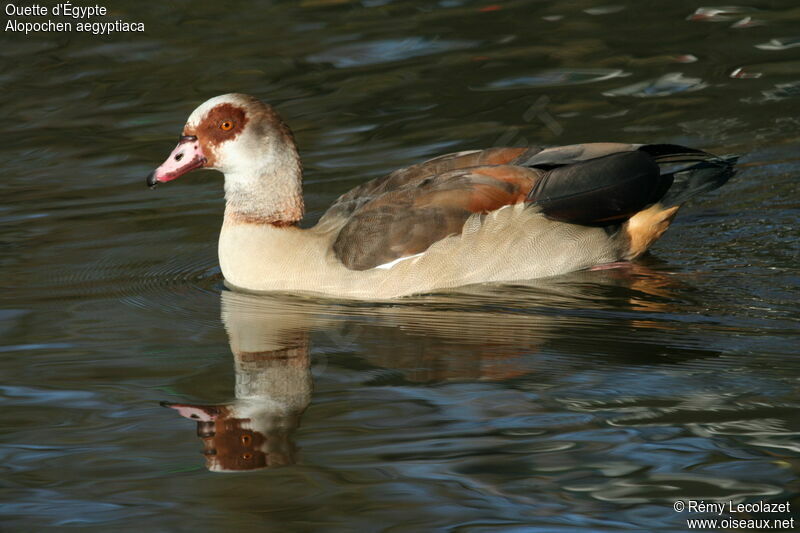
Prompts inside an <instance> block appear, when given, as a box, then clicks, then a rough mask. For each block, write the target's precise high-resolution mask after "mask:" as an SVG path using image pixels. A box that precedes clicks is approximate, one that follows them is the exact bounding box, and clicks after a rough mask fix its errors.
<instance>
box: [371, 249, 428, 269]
mask: <svg viewBox="0 0 800 533" xmlns="http://www.w3.org/2000/svg"><path fill="white" fill-rule="evenodd" d="M424 253H425V252H420V253H418V254H414V255H407V256H405V257H398V258H397V259H395V260H394V261H389V262H388V263H384V264H382V265H378V266H376V267H375V268H380V269H381V270H389V269H390V268H392V267H393V266H395V265H396V264H397V263H399V262H400V261H405V260H406V259H414V258H415V257H419V256H421V255H423V254H424Z"/></svg>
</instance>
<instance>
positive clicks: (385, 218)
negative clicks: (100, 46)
mask: <svg viewBox="0 0 800 533" xmlns="http://www.w3.org/2000/svg"><path fill="white" fill-rule="evenodd" d="M685 162H694V163H697V164H696V165H695V166H693V167H689V169H684V170H682V171H674V172H662V169H661V167H660V165H666V164H676V163H685ZM698 162H699V163H698ZM709 165H710V168H709ZM728 166H729V164H728V163H726V162H721V160H720V159H719V158H716V157H715V156H713V155H711V154H708V153H706V152H702V151H700V150H694V149H691V148H685V147H682V146H677V145H637V144H621V143H592V144H580V145H571V146H561V147H555V148H547V149H542V148H539V147H533V148H492V149H489V150H483V151H476V152H460V153H456V154H448V155H446V156H442V157H438V158H435V159H431V160H430V161H426V162H424V163H420V164H419V165H414V166H412V167H408V168H405V169H400V170H397V171H395V172H393V173H391V174H389V175H388V176H385V177H383V178H379V179H376V180H373V181H370V182H368V183H365V184H364V185H361V186H359V187H357V188H355V189H353V190H352V191H350V192H349V193H347V194H345V195H343V196H341V197H340V198H339V199H338V200H337V201H336V203H335V204H334V205H333V206H332V207H331V209H329V210H328V212H327V213H326V214H325V216H324V217H323V218H322V219H321V220H320V223H322V222H323V221H324V220H325V219H326V218H336V217H342V218H344V219H347V221H346V222H345V223H344V224H343V225H342V227H341V230H340V231H339V234H338V235H337V237H336V240H335V242H334V245H333V249H334V252H335V254H336V256H337V258H338V259H339V260H340V261H342V263H343V264H344V265H345V266H347V267H348V268H350V269H354V270H366V269H369V268H374V267H376V266H379V265H382V264H386V263H389V262H391V261H394V260H396V259H399V258H402V257H407V256H411V255H414V254H418V253H420V252H424V251H425V250H426V249H427V248H428V247H429V246H430V245H431V244H433V243H434V242H436V241H438V240H440V239H443V238H445V237H447V236H449V235H454V234H460V233H461V231H462V228H463V225H464V222H466V220H467V218H469V216H470V215H472V214H474V213H488V212H490V211H494V210H496V209H499V208H501V207H503V206H505V205H512V204H516V203H520V202H525V203H528V204H531V205H536V206H538V207H539V208H540V209H541V210H542V212H543V213H544V214H545V215H547V216H548V217H550V218H553V219H556V220H560V221H564V222H568V223H573V224H582V225H599V226H609V225H615V224H621V223H622V222H624V221H626V220H627V219H628V218H630V217H631V216H633V215H634V214H635V213H637V212H638V211H640V210H642V209H644V208H645V207H647V206H648V205H650V204H652V203H654V202H657V201H659V200H661V199H662V198H664V197H665V195H666V194H667V191H668V190H669V189H670V187H672V186H673V183H674V181H675V177H676V176H678V177H681V175H682V174H681V172H683V173H684V174H686V172H687V170H689V172H688V174H687V175H688V176H689V177H690V178H691V179H693V180H694V181H695V182H698V183H697V184H694V185H692V184H691V183H692V181H691V179H690V180H689V182H688V183H690V185H689V186H688V188H687V187H686V186H684V189H685V191H683V190H682V191H681V192H680V193H679V194H676V193H671V194H672V196H671V198H678V199H681V200H683V199H685V198H688V197H689V196H690V195H692V194H694V191H696V190H699V187H700V184H703V186H704V187H706V188H708V187H709V186H719V185H718V184H717V183H718V182H720V180H722V181H721V183H724V181H725V180H727V177H728V176H729V174H724V172H723V170H724V169H723V167H725V168H727V167H728ZM692 169H697V170H692ZM723 174H724V175H723ZM684 181H685V180H684ZM709 184H710V185H709ZM679 189H680V187H676V190H679Z"/></svg>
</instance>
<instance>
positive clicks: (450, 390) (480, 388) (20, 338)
mask: <svg viewBox="0 0 800 533" xmlns="http://www.w3.org/2000/svg"><path fill="white" fill-rule="evenodd" d="M20 5H22V4H20ZM109 9H110V10H111V12H112V18H124V19H126V20H129V21H143V22H145V24H146V28H147V31H146V33H144V34H130V35H122V34H119V35H116V36H112V37H92V36H89V35H55V34H38V35H29V36H27V37H26V36H24V35H15V34H9V33H4V34H3V35H2V37H0V39H2V47H0V62H1V63H0V65H2V69H0V84H2V89H3V94H4V98H3V99H2V100H0V110H2V113H3V116H4V117H5V120H4V123H5V127H4V128H2V130H0V157H2V160H3V162H4V165H3V166H4V171H5V176H4V179H3V180H2V182H0V190H2V194H3V203H2V205H1V206H0V219H1V220H2V226H1V227H0V246H2V256H1V259H0V261H1V263H0V264H2V272H3V276H2V292H0V297H1V298H2V302H3V306H2V311H0V331H2V346H0V351H2V359H0V361H2V365H3V370H2V375H3V377H4V379H3V381H2V385H0V405H2V407H3V409H2V421H3V427H4V431H3V435H2V437H0V453H2V457H3V460H2V469H3V475H2V478H3V484H2V487H3V488H2V498H0V515H1V518H0V528H1V529H3V530H4V531H5V530H19V531H31V530H37V531H38V530H42V529H45V528H48V527H49V528H55V529H64V528H68V527H74V528H102V529H103V530H114V531H117V530H129V529H134V528H136V529H147V530H184V529H193V530H202V531H206V530H208V531H215V530H223V529H231V530H233V529H242V528H246V527H256V528H264V527H268V528H278V527H281V528H286V529H289V530H319V529H322V530H342V531H346V530H354V529H357V528H362V529H364V530H369V531H372V530H376V529H387V530H391V531H423V530H435V529H442V530H449V529H452V530H459V531H497V530H514V531H520V530H542V531H556V530H559V531H560V530H580V529H582V530H588V531H600V530H622V529H633V530H663V529H671V530H676V531H685V530H686V523H685V519H686V518H687V517H691V516H690V513H676V512H674V511H673V509H672V504H673V502H674V501H675V500H676V499H697V500H700V499H705V500H708V501H711V500H713V501H728V500H734V501H737V502H753V501H759V500H762V501H769V502H786V501H788V502H790V503H791V504H792V506H793V511H794V512H795V513H796V511H797V509H800V498H799V497H798V493H799V491H798V478H799V477H800V474H799V472H800V461H799V460H798V454H799V453H800V449H798V444H797V443H798V438H797V437H798V432H799V431H800V423H798V421H799V420H800V417H799V416H798V415H799V414H800V413H799V412H798V411H799V409H798V406H799V405H800V391H798V374H800V361H799V360H798V358H797V352H798V350H797V346H798V337H799V335H798V315H799V314H800V313H798V306H797V301H798V293H799V292H800V291H798V271H797V264H798V232H797V219H798V212H799V211H800V203H798V180H797V175H798V172H799V171H800V161H799V160H798V155H797V154H798V146H799V145H800V139H798V137H799V135H798V132H800V128H798V126H800V105H798V102H800V47H799V46H798V42H799V41H798V38H800V30H799V28H800V25H798V23H800V10H798V8H797V6H796V5H795V3H794V2H790V1H788V0H787V1H783V2H758V3H753V4H747V5H741V6H733V7H731V6H729V7H724V8H723V7H719V6H713V5H701V4H696V3H690V2H683V1H681V2H671V3H662V4H658V5H656V4H653V3H648V2H639V3H636V4H633V3H630V4H614V5H611V4H602V3H599V4H598V3H596V2H589V1H576V2H547V1H545V2H536V3H526V2H507V3H506V2H504V3H489V2H469V1H460V0H442V1H440V2H438V3H424V2H400V1H394V2H393V1H370V2H367V1H365V2H339V1H336V0H333V1H324V0H307V1H303V2H279V3H272V4H270V3H264V4H259V5H258V6H254V5H253V4H252V3H249V2H234V3H225V4H223V3H220V2H205V1H196V2H192V3H191V5H189V4H186V5H178V4H175V3H158V4H148V5H147V8H146V9H145V8H144V7H143V4H142V3H140V2H130V1H115V2H114V3H113V6H112V5H109ZM230 91H239V92H247V93H251V94H254V95H257V96H259V97H261V98H263V99H265V100H268V101H270V102H272V103H274V104H275V105H276V106H277V107H278V109H279V110H280V111H281V113H282V114H283V115H284V117H285V118H286V120H287V121H288V122H289V123H290V124H291V126H292V127H293V129H294V131H295V133H296V136H297V139H298V142H299V145H300V148H301V152H302V155H303V157H304V162H305V166H306V176H305V181H306V193H307V205H308V207H309V211H310V213H309V215H310V218H311V220H312V221H313V220H315V219H316V218H318V217H319V216H320V215H321V213H322V212H323V211H324V210H325V208H326V206H328V205H329V204H330V203H331V202H332V201H333V199H334V198H335V197H336V196H337V195H339V194H341V193H343V192H345V191H347V190H348V189H349V188H351V187H352V186H354V185H356V184H358V183H361V182H363V181H364V180H366V179H368V178H371V177H375V176H378V175H380V174H381V173H384V172H386V171H388V170H391V169H393V168H396V167H398V166H401V165H407V164H410V163H413V162H415V161H418V160H420V159H422V158H425V157H429V156H434V155H437V154H440V153H443V152H445V151H455V150H461V149H470V148H476V147H487V146H495V145H525V144H526V143H531V144H536V143H542V144H569V143H575V142H585V141H596V140H611V141H625V142H673V143H685V144H689V145H693V146H697V147H701V148H706V149H709V150H712V151H717V152H720V153H741V154H743V157H742V164H741V170H740V173H739V174H738V175H737V177H736V178H735V179H734V180H733V181H732V182H731V183H729V184H728V185H726V186H725V187H724V188H722V189H720V190H718V191H715V192H713V193H711V194H708V195H706V196H704V197H702V198H700V199H698V200H696V201H694V203H693V204H691V205H689V206H687V207H685V208H684V209H683V210H682V212H681V214H680V215H679V216H678V218H677V220H676V222H675V224H674V225H673V228H672V229H671V230H670V232H668V233H667V235H666V236H665V237H664V238H663V239H662V240H661V241H660V242H659V243H658V244H657V245H656V247H655V248H654V250H653V254H652V255H651V256H649V257H647V258H645V259H644V260H642V261H639V262H637V263H636V264H635V265H631V266H630V267H627V268H621V269H615V270H604V271H596V272H583V273H575V274H572V275H569V276H564V277H562V278H558V279H552V280H539V281H536V282H530V283H525V284H515V285H512V286H482V287H472V288H469V289H467V290H464V291H460V292H458V293H451V294H445V295H437V296H427V297H415V298H411V299H409V300H406V301H403V302H396V303H392V304H369V305H365V304H358V303H353V302H335V301H321V300H320V301H316V300H310V299H308V298H305V297H299V296H288V295H285V296H274V297H252V296H244V295H238V294H235V293H231V292H229V291H226V290H224V288H223V285H222V280H221V277H220V274H219V269H218V267H217V260H216V238H217V232H218V227H219V225H220V223H221V216H222V202H221V177H220V176H219V175H218V174H216V173H212V172H208V173H197V174H193V175H191V176H188V177H186V178H184V179H182V180H180V181H179V182H176V183H175V184H172V185H171V186H170V187H164V188H161V189H159V190H158V191H157V192H152V191H149V190H146V189H145V187H144V177H145V176H146V174H147V173H148V172H149V171H150V170H151V169H152V167H153V166H154V165H156V164H158V163H160V162H161V161H162V160H163V158H164V157H165V156H166V154H167V153H168V152H169V150H170V149H171V148H172V145H173V142H174V138H175V136H176V135H177V134H178V133H179V131H180V129H181V126H182V124H183V122H184V120H185V118H186V116H187V115H188V113H189V112H190V111H191V110H192V109H193V108H194V107H195V106H196V105H197V104H198V103H199V102H201V101H203V100H205V99H206V98H208V97H210V96H213V95H215V94H219V93H224V92H230ZM160 402H166V404H165V405H166V406H167V407H171V408H164V407H162V406H161V405H160ZM181 415H184V416H186V417H188V418H189V419H186V418H183V417H181ZM193 416H194V417H195V418H192V417H193ZM211 417H216V422H215V423H210V422H209V421H208V420H207V419H209V418H211ZM198 421H199V422H198ZM211 433H213V436H212V435H211ZM198 435H199V436H201V437H203V438H198ZM203 451H205V455H203V454H202V453H201V452H203ZM267 467H269V468H267ZM224 470H241V471H245V470H246V471H247V472H246V473H245V472H239V473H236V474H226V473H221V472H218V471H224ZM699 516H700V515H699V514H696V515H695V517H699ZM751 516H752V515H751ZM795 516H796V515H795ZM739 517H740V518H742V517H744V516H739ZM762 517H763V518H789V515H785V514H784V515H777V516H776V515H771V516H762Z"/></svg>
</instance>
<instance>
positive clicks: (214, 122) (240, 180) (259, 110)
mask: <svg viewBox="0 0 800 533" xmlns="http://www.w3.org/2000/svg"><path fill="white" fill-rule="evenodd" d="M198 168H209V169H215V170H219V171H221V172H223V173H224V174H225V188H226V191H228V189H229V188H248V187H250V188H252V187H253V185H254V182H257V181H258V180H261V179H262V178H264V177H267V178H268V177H269V176H272V175H282V176H286V175H290V176H293V177H297V179H299V177H298V176H299V173H300V162H299V157H298V155H297V149H296V147H295V143H294V138H293V136H292V133H291V130H289V128H288V127H287V126H286V124H285V123H284V122H283V120H281V118H280V116H279V115H278V113H277V112H276V111H275V110H274V109H273V108H272V107H271V106H269V105H267V104H265V103H263V102H261V101H260V100H258V99H256V98H254V97H252V96H248V95H246V94H237V93H231V94H223V95H221V96H216V97H214V98H211V99H210V100H207V101H205V102H204V103H202V104H201V105H200V106H199V107H197V109H195V110H194V111H193V112H192V114H191V115H190V116H189V119H188V120H187V121H186V125H185V126H184V127H183V131H182V132H181V135H180V138H179V140H178V145H177V146H176V147H175V149H173V150H172V152H171V153H170V154H169V157H167V159H166V160H165V161H164V163H162V164H161V166H159V167H158V168H157V169H156V170H155V171H153V173H152V174H150V176H148V178H147V185H149V186H150V187H155V186H156V185H158V184H159V183H165V182H168V181H172V180H174V179H176V178H179V177H181V176H183V175H184V174H186V173H188V172H191V171H192V170H195V169H198Z"/></svg>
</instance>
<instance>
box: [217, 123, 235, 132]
mask: <svg viewBox="0 0 800 533" xmlns="http://www.w3.org/2000/svg"><path fill="white" fill-rule="evenodd" d="M231 128H233V122H231V121H230V120H226V121H225V122H223V123H222V124H220V125H219V129H221V130H222V131H228V130H230V129H231Z"/></svg>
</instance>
